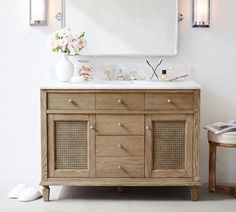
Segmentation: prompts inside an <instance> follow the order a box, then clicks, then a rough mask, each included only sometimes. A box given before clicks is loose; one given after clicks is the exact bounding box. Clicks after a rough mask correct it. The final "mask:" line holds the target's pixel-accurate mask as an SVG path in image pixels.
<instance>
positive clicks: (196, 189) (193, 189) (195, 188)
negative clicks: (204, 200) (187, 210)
mask: <svg viewBox="0 0 236 212" xmlns="http://www.w3.org/2000/svg"><path fill="white" fill-rule="evenodd" d="M190 190H191V200H192V201H197V200H198V192H199V187H198V186H191V187H190Z"/></svg>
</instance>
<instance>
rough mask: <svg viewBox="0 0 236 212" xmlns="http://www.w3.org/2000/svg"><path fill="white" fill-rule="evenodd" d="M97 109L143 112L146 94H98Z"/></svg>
mask: <svg viewBox="0 0 236 212" xmlns="http://www.w3.org/2000/svg"><path fill="white" fill-rule="evenodd" d="M96 109H111V110H143V109H144V94H122V93H115V94H97V95H96Z"/></svg>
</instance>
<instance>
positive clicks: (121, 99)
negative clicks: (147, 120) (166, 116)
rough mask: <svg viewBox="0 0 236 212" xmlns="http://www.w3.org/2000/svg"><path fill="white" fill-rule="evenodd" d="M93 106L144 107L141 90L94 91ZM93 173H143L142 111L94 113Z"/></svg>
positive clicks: (132, 174)
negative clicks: (120, 92)
mask: <svg viewBox="0 0 236 212" xmlns="http://www.w3.org/2000/svg"><path fill="white" fill-rule="evenodd" d="M96 109H97V110H106V111H107V112H108V113H109V112H111V113H112V110H127V109H128V110H130V111H132V110H144V94H97V95H96ZM96 177H137V178H140V177H144V115H124V114H118V115H113V114H112V115H96Z"/></svg>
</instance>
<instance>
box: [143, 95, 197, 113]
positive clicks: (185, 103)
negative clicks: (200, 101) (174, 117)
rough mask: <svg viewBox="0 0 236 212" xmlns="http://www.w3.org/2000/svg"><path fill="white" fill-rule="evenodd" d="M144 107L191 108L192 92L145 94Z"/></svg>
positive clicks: (192, 106) (192, 104)
mask: <svg viewBox="0 0 236 212" xmlns="http://www.w3.org/2000/svg"><path fill="white" fill-rule="evenodd" d="M145 99H146V101H145V109H150V110H152V109H166V110H169V109H170V110H171V109H193V108H194V95H193V94H192V93H183V94H177V93H173V94H171V93H168V94H167V93H163V94H160V93H159V94H154V93H150V94H146V96H145Z"/></svg>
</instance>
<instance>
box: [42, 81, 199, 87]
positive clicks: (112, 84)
mask: <svg viewBox="0 0 236 212" xmlns="http://www.w3.org/2000/svg"><path fill="white" fill-rule="evenodd" d="M40 88H41V89H201V85H200V84H198V83H196V82H194V81H184V82H158V81H90V82H78V83H71V82H57V81H52V82H48V83H45V85H42V86H40Z"/></svg>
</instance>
